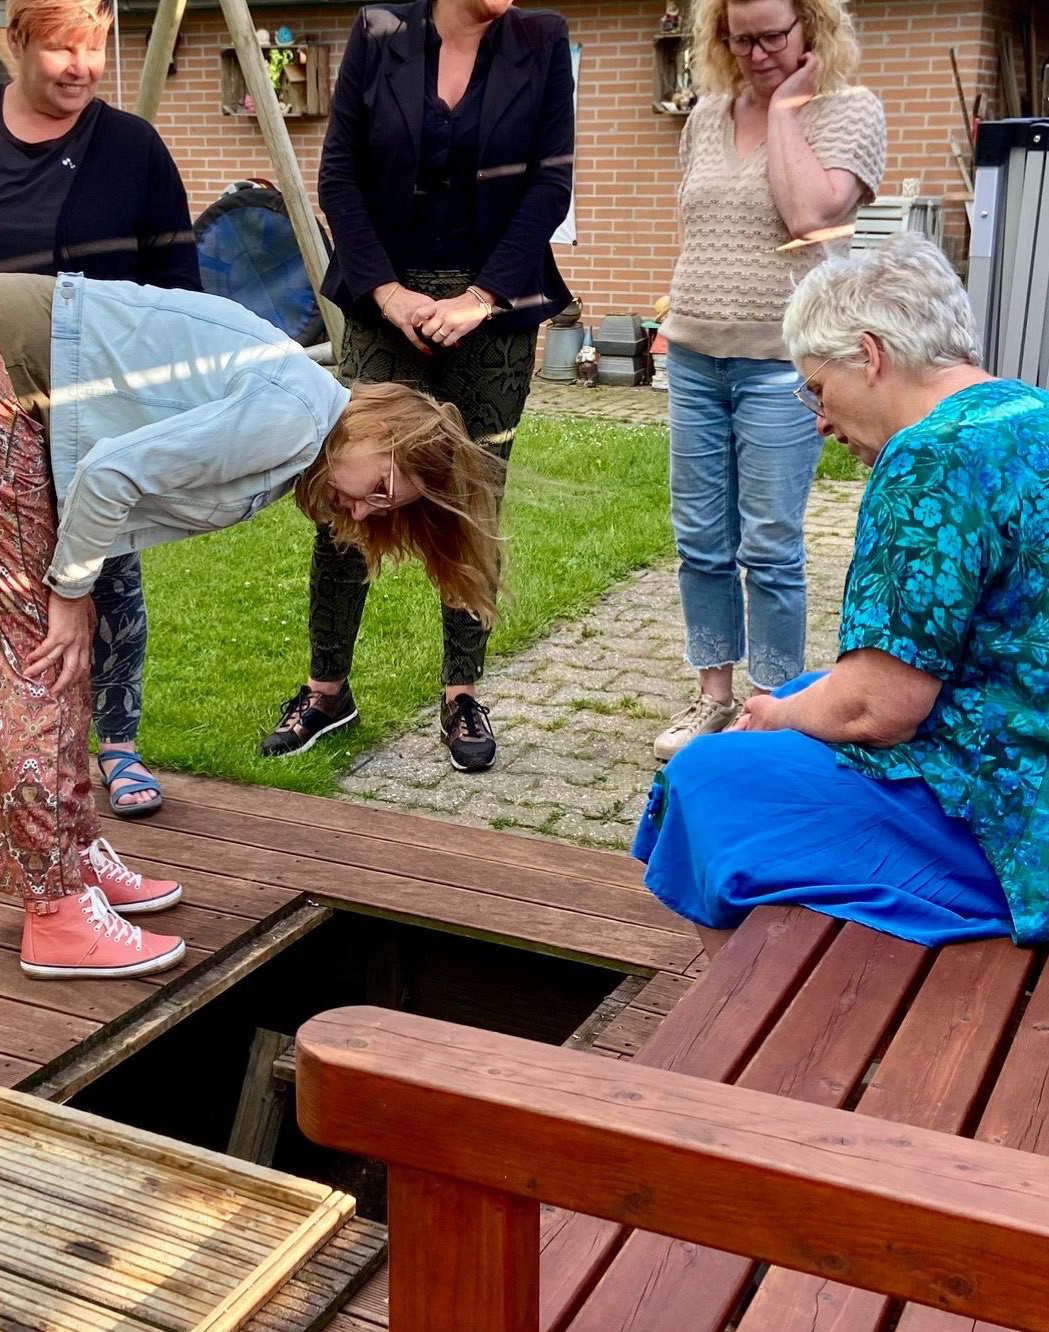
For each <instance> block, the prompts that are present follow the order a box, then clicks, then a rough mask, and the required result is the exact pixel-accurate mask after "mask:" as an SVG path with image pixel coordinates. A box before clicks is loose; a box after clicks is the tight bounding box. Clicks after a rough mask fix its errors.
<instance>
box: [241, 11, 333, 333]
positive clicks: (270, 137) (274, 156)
mask: <svg viewBox="0 0 1049 1332" xmlns="http://www.w3.org/2000/svg"><path fill="white" fill-rule="evenodd" d="M220 3H221V5H222V13H223V15H224V16H225V19H226V26H227V28H229V35H230V37H231V38H232V39H233V45H234V47H235V48H236V52H237V59H238V60H239V61H240V69H241V73H242V74H243V75H244V83H245V85H246V87H247V89H248V92H249V93H250V94H251V96H252V99H253V100H254V102H255V112H256V115H257V116H258V118H259V129H260V130H262V137H263V139H264V140H265V141H266V148H267V150H268V152H269V155H270V160H271V161H272V163H273V170H274V173H275V175H276V177H277V184H278V186H279V187H280V192H281V194H282V195H283V196H284V202H285V204H287V207H288V217H289V218H290V219H291V225H292V228H293V229H294V231H295V239H296V240H297V241H298V242H299V249H300V250H301V251H302V257H303V260H304V261H305V263H306V272H307V273H308V274H309V279H310V282H311V283H312V285H313V290H314V291H315V292H316V293H317V303H318V305H319V306H320V311H321V315H322V316H323V319H324V326H325V328H326V329H327V330H328V337H329V338H330V339H331V345H332V350H333V351H334V353H335V357H336V359H338V357H339V354H340V352H341V350H342V335H343V329H344V327H345V320H344V319H343V317H342V311H341V310H340V309H339V308H338V307H337V306H335V305H332V303H331V301H326V300H325V299H324V298H323V297H322V296H321V294H320V290H321V283H322V282H323V280H324V274H325V271H326V270H327V267H328V255H327V252H326V251H325V248H324V241H323V240H322V239H321V233H320V228H319V227H318V225H317V219H316V217H314V215H313V209H312V207H311V206H310V200H309V196H308V195H307V193H306V186H305V184H304V183H303V179H302V172H301V171H300V170H299V163H298V161H297V159H296V157H295V150H294V148H293V147H292V145H291V137H290V135H289V134H288V127H287V125H285V123H284V117H283V116H282V115H281V112H280V107H279V106H278V105H277V94H276V93H275V92H274V90H273V84H272V83H271V82H270V77H269V74H268V73H267V71H266V66H265V64H264V62H263V59H262V52H261V50H260V49H259V43H258V38H257V37H256V36H255V24H254V22H253V21H252V17H251V11H250V10H249V8H248V4H247V0H220Z"/></svg>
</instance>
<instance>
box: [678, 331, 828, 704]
mask: <svg viewBox="0 0 1049 1332" xmlns="http://www.w3.org/2000/svg"><path fill="white" fill-rule="evenodd" d="M667 372H668V377H669V381H670V497H671V517H672V519H673V523H674V535H675V537H676V539H677V550H678V554H679V555H680V557H681V569H680V572H679V575H678V577H679V580H680V585H681V606H682V610H683V612H684V617H685V638H686V644H685V656H686V658H687V660H688V661H689V662H690V664H691V665H693V666H694V667H696V669H697V670H705V669H708V668H710V667H714V666H728V665H734V664H735V663H736V662H738V661H742V660H743V658H744V655H747V656H748V672H749V675H750V679H751V682H752V683H753V684H755V685H758V686H760V687H761V688H763V689H773V688H775V687H776V686H777V685H780V684H783V683H784V682H785V681H787V680H790V679H793V678H794V676H796V675H798V674H799V673H800V672H801V671H802V670H804V668H805V614H806V598H805V543H804V534H803V530H802V521H803V519H804V516H805V505H806V503H807V502H808V497H809V490H810V488H811V486H812V479H813V477H814V476H815V474H816V464H817V463H818V462H819V458H820V452H821V450H822V441H821V439H820V437H819V435H818V433H817V431H816V418H815V417H814V416H813V415H812V413H811V412H810V411H809V410H808V409H807V408H805V407H803V406H802V405H801V403H799V402H798V400H797V399H796V398H795V397H794V395H793V393H792V392H791V390H792V389H794V388H796V387H797V386H798V384H799V383H800V382H801V381H800V378H799V376H798V373H797V371H796V370H795V369H794V367H793V366H792V365H791V364H790V362H789V361H756V360H750V359H748V358H746V357H737V356H733V357H713V356H703V355H701V354H700V353H698V352H692V351H688V350H687V349H686V348H684V347H681V346H677V345H675V344H674V343H671V345H670V348H669V350H668V353H667ZM741 566H742V568H744V569H746V571H747V616H746V621H745V622H744V618H743V587H742V583H741V580H740V567H741Z"/></svg>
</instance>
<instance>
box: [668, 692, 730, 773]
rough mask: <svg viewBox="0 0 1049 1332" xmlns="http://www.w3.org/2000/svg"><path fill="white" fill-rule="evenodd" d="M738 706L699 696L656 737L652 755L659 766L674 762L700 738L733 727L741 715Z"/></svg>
mask: <svg viewBox="0 0 1049 1332" xmlns="http://www.w3.org/2000/svg"><path fill="white" fill-rule="evenodd" d="M742 710H743V708H742V705H741V704H739V703H735V702H733V703H719V702H718V701H717V699H716V698H711V697H710V695H709V694H700V696H699V697H698V698H697V699H696V701H695V702H694V703H690V704H689V705H688V707H687V708H686V709H685V710H684V712H678V713H676V714H675V715H674V716H673V717H671V719H670V725H669V726H668V727H667V729H666V730H665V731H664V732H663V733H662V735H657V736H656V740H655V743H654V744H653V746H652V752H653V753H654V754H655V756H656V758H657V759H659V761H660V763H665V762H666V761H667V759H672V758H673V757H674V755H675V754H676V753H677V752H678V750H680V749H684V748H685V746H686V745H687V744H688V743H689V741H691V740H695V738H696V736H697V735H713V734H714V733H715V732H716V731H723V730H724V729H725V727H726V726H731V725H732V723H733V722H734V721H735V720H736V718H737V717H738V716H739V714H740V713H741V712H742Z"/></svg>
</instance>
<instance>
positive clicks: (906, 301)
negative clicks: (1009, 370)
mask: <svg viewBox="0 0 1049 1332" xmlns="http://www.w3.org/2000/svg"><path fill="white" fill-rule="evenodd" d="M864 333H871V334H873V335H874V336H875V337H876V338H877V339H878V341H879V342H880V343H881V344H882V346H883V347H884V348H885V352H886V355H887V356H888V357H889V360H890V361H891V362H892V363H893V364H894V365H896V366H899V367H900V368H901V369H904V370H910V371H915V372H918V373H920V372H921V371H923V370H931V369H933V368H935V367H942V366H948V365H958V364H959V363H962V364H965V365H979V364H980V345H979V337H978V335H977V332H976V318H975V316H974V315H973V310H972V306H971V305H970V304H969V298H968V296H967V295H966V294H965V288H964V287H963V286H962V284H961V282H960V280H959V278H958V275H957V273H955V271H954V269H953V268H952V267H951V266H950V264H949V263H948V262H947V258H946V256H945V255H944V253H943V251H942V250H941V249H940V248H939V246H938V245H934V244H933V242H932V241H930V240H926V239H925V238H924V237H923V236H919V235H918V234H917V233H914V232H902V233H901V234H900V235H898V236H894V237H893V238H892V240H889V241H886V242H885V244H884V245H881V246H879V247H878V248H877V249H871V250H866V251H863V252H862V253H860V254H858V255H853V256H850V257H849V258H845V259H828V260H826V261H825V262H824V263H822V264H820V265H819V267H817V268H814V269H813V270H812V271H811V272H810V273H808V274H806V276H805V277H804V278H803V279H802V280H801V282H799V283H798V286H797V288H796V289H795V291H794V294H793V296H792V297H791V299H790V303H789V304H788V305H787V312H786V314H785V315H784V318H783V337H784V340H785V342H786V344H787V349H788V351H789V352H790V356H791V359H792V360H793V361H794V362H795V364H797V365H800V364H801V361H802V359H803V358H805V357H811V358H812V359H814V360H817V361H846V362H851V363H852V364H857V363H858V360H859V347H860V338H861V337H862V336H863V334H864Z"/></svg>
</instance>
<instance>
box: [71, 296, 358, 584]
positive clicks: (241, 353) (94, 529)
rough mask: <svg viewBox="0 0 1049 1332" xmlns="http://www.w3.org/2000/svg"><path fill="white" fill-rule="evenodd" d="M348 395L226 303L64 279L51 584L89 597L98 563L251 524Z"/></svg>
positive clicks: (319, 440) (288, 484)
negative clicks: (243, 522) (248, 521)
mask: <svg viewBox="0 0 1049 1332" xmlns="http://www.w3.org/2000/svg"><path fill="white" fill-rule="evenodd" d="M349 399H350V395H349V391H348V390H347V389H345V388H343V387H342V385H340V384H339V383H338V381H337V380H336V379H335V378H334V377H333V376H332V375H331V374H329V372H328V371H327V370H324V369H322V368H321V367H320V366H319V365H316V364H315V363H314V362H313V361H311V360H310V358H309V357H308V356H307V355H306V354H305V352H304V351H303V349H302V348H301V347H300V346H299V345H298V344H297V343H294V342H291V341H289V339H288V338H287V336H286V335H285V334H284V333H282V332H281V331H280V330H279V329H276V328H274V327H273V325H272V324H267V323H266V322H265V320H263V319H259V318H258V316H256V315H254V314H252V313H251V312H250V311H248V310H245V309H244V308H243V307H242V306H240V305H237V304H235V303H234V302H232V301H227V300H223V299H221V298H220V297H217V296H205V295H202V294H201V293H199V292H188V291H163V290H160V289H159V288H157V287H140V286H138V285H136V284H135V283H133V282H98V281H94V280H92V279H90V278H84V277H83V276H82V275H80V274H75V275H71V274H68V273H63V274H60V275H59V278H58V281H57V282H56V284H55V297H54V304H53V307H52V327H51V431H50V434H51V441H50V442H51V465H52V470H53V473H54V480H55V492H56V494H57V496H58V506H59V516H60V524H59V529H58V543H57V545H56V548H55V554H54V558H53V560H52V562H51V566H50V568H49V569H48V571H47V574H46V575H45V580H44V581H45V582H46V583H47V584H48V586H49V587H52V588H53V589H54V590H55V591H56V592H58V593H59V595H61V596H64V597H79V596H83V595H84V594H85V593H87V592H90V590H91V588H92V586H93V585H94V582H95V579H96V577H97V576H98V571H99V568H100V567H101V564H102V561H103V560H104V559H106V558H107V557H108V556H110V555H125V554H127V553H128V552H130V551H133V550H140V549H142V548H143V547H145V546H156V545H160V544H162V543H163V542H167V541H177V540H179V538H181V537H186V536H193V535H194V534H196V533H198V532H212V531H215V530H216V529H218V528H221V527H230V526H232V525H233V524H234V523H238V522H240V521H241V520H242V519H244V518H250V517H251V516H252V515H253V514H255V513H257V512H258V510H259V509H261V508H263V507H264V506H265V505H267V504H271V503H273V501H274V500H277V499H280V498H281V496H282V495H285V494H287V492H288V491H289V490H290V489H291V488H292V486H293V485H294V483H295V479H296V477H298V475H299V474H300V473H301V472H302V471H304V470H305V468H306V467H308V466H309V464H310V463H311V462H312V461H313V460H314V458H315V457H316V456H317V454H318V453H319V452H320V448H321V445H322V444H323V442H324V440H325V437H326V436H327V435H328V434H329V432H330V431H331V429H332V427H333V426H334V425H335V423H336V421H337V420H338V419H339V416H340V415H341V414H342V412H343V409H344V408H345V407H346V404H347V403H348V402H349Z"/></svg>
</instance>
